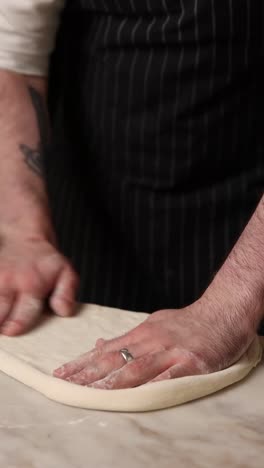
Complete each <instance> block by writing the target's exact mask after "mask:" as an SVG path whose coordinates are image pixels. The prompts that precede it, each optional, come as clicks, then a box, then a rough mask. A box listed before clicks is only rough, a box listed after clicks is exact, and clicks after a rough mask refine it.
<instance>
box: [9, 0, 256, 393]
mask: <svg viewBox="0 0 264 468" xmlns="http://www.w3.org/2000/svg"><path fill="white" fill-rule="evenodd" d="M262 9H263V6H262V2H261V0H238V1H236V2H235V1H232V0H226V1H222V2H218V1H217V0H177V1H176V0H68V1H66V2H64V1H62V0H1V5H0V141H1V146H0V327H1V333H2V334H5V335H9V336H15V335H19V334H21V333H25V332H27V331H28V330H29V329H30V328H32V327H34V325H35V324H36V323H37V321H38V320H39V318H40V316H41V314H42V312H43V310H44V308H45V305H46V304H47V303H48V304H49V306H50V308H51V309H52V310H53V312H54V313H55V314H57V315H60V316H63V317H66V316H70V315H71V314H73V313H74V311H75V300H76V298H77V300H78V301H81V302H90V303H97V304H101V305H107V306H110V307H118V308H121V309H124V310H125V309H126V310H134V311H138V312H149V313H151V315H150V316H149V318H148V319H147V320H146V321H145V322H143V323H142V324H141V325H140V326H138V327H137V328H135V329H133V330H131V331H130V332H129V333H127V334H125V335H124V336H121V337H117V338H116V339H113V340H110V341H105V340H104V339H103V337H102V338H99V339H98V340H97V342H96V344H95V348H94V349H93V350H88V352H87V353H86V354H85V355H83V356H81V357H79V358H77V359H76V360H75V361H73V362H70V363H67V364H65V365H63V366H62V367H60V368H59V369H57V370H56V371H55V373H54V375H55V376H56V377H58V378H63V379H68V380H70V381H72V382H75V383H77V384H81V385H92V386H94V387H96V388H107V389H109V388H126V387H134V386H138V385H140V384H143V383H146V382H149V381H155V380H162V379H170V378H176V377H180V376H184V375H194V374H204V373H210V372H214V371H218V370H221V369H223V368H225V367H228V366H229V365H231V364H232V363H234V362H235V361H236V360H238V359H239V357H240V356H241V355H242V354H243V353H244V352H245V350H246V349H247V348H248V346H249V344H250V343H251V342H252V340H253V338H254V336H255V334H256V332H257V331H258V330H259V327H260V324H261V321H262V319H263V316H264V275H263V271H264V197H263V187H264V139H263V138H264V137H263V115H262V111H263V104H264V103H263V72H262V68H263V67H261V61H262V60H263V44H262V33H261V28H262V25H261V15H262ZM77 292H78V295H77ZM124 313H125V311H124Z"/></svg>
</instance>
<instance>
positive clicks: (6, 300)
mask: <svg viewBox="0 0 264 468" xmlns="http://www.w3.org/2000/svg"><path fill="white" fill-rule="evenodd" d="M13 302H14V294H13V293H10V294H5V295H4V294H1V295H0V327H1V325H2V324H3V322H4V321H5V319H6V317H7V316H8V315H9V313H10V312H11V309H12V305H13ZM0 331H1V332H2V330H0Z"/></svg>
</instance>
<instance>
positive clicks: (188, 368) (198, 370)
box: [152, 358, 208, 382]
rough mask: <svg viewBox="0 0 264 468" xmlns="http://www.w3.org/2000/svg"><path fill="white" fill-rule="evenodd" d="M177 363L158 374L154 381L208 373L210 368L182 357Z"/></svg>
mask: <svg viewBox="0 0 264 468" xmlns="http://www.w3.org/2000/svg"><path fill="white" fill-rule="evenodd" d="M179 361H180V362H178V363H177V364H174V365H173V366H171V367H170V368H168V369H166V370H165V371H164V372H162V373H161V374H159V375H157V376H156V377H155V378H154V379H152V382H159V381H161V380H169V379H176V378H179V377H187V376H188V375H201V374H208V369H207V368H205V366H202V365H198V363H197V361H196V360H194V359H193V360H186V359H184V358H182V359H181V360H179Z"/></svg>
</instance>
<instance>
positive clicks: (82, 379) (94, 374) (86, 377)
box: [67, 351, 126, 385]
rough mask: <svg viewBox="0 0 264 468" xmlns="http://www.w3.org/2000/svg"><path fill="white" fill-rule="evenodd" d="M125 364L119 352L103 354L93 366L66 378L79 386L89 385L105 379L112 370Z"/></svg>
mask: <svg viewBox="0 0 264 468" xmlns="http://www.w3.org/2000/svg"><path fill="white" fill-rule="evenodd" d="M125 364H126V361H125V360H124V358H123V357H122V356H121V354H120V352H117V351H114V352H111V353H106V354H104V355H103V356H102V357H101V358H100V360H99V361H98V362H97V363H95V364H90V365H88V366H86V367H85V368H84V369H82V370H81V371H80V372H77V373H76V374H74V375H71V376H70V377H68V378H67V380H68V381H69V382H73V383H76V384H79V385H89V384H90V383H93V382H96V381H97V380H101V379H103V378H104V377H106V376H107V375H108V374H110V373H111V372H113V371H114V370H117V369H120V368H121V367H123V366H124V365H125Z"/></svg>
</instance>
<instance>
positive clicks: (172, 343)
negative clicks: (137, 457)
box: [54, 297, 255, 389]
mask: <svg viewBox="0 0 264 468" xmlns="http://www.w3.org/2000/svg"><path fill="white" fill-rule="evenodd" d="M223 302H224V301H223ZM124 313H125V312H124ZM254 336H255V331H254V327H250V326H249V325H248V323H247V324H244V323H243V320H240V319H239V318H238V316H237V313H236V309H235V308H234V309H233V310H232V307H227V308H225V307H224V306H223V303H222V304H220V305H219V301H211V300H209V301H208V298H206V299H205V298H203V297H202V298H201V299H200V300H199V301H196V302H195V303H193V304H192V305H190V306H189V307H185V308H183V309H179V310H175V309H169V310H160V311H158V312H155V313H153V314H152V315H150V316H149V317H148V318H147V319H146V320H145V321H144V322H143V323H141V324H140V325H139V326H137V327H136V328H134V329H133V330H131V331H129V332H128V333H126V334H125V335H123V336H120V337H118V338H115V339H112V340H103V339H102V338H101V339H99V340H98V341H97V342H96V345H95V348H94V349H93V350H91V351H90V352H88V353H86V354H84V355H82V356H80V357H79V358H78V359H76V360H74V361H71V362H69V363H67V364H65V365H64V366H62V367H60V368H59V369H57V370H56V371H54V376H55V377H58V378H62V379H65V380H68V381H70V382H73V383H76V384H80V385H86V386H90V387H94V388H101V389H118V388H131V387H136V386H139V385H142V384H144V383H147V382H153V381H158V380H164V379H172V378H177V377H183V376H186V375H197V374H208V373H211V372H216V371H219V370H221V369H224V368H226V367H228V366H230V365H232V364H233V363H234V362H236V361H237V360H238V359H239V358H240V357H241V355H242V354H243V353H244V352H245V351H246V349H247V348H248V346H249V344H250V343H251V341H252V340H253V338H254ZM122 348H127V349H128V350H129V352H130V353H131V354H132V355H133V357H134V360H133V361H130V362H129V363H126V362H125V360H124V358H123V357H122V356H121V354H120V349H122Z"/></svg>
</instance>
